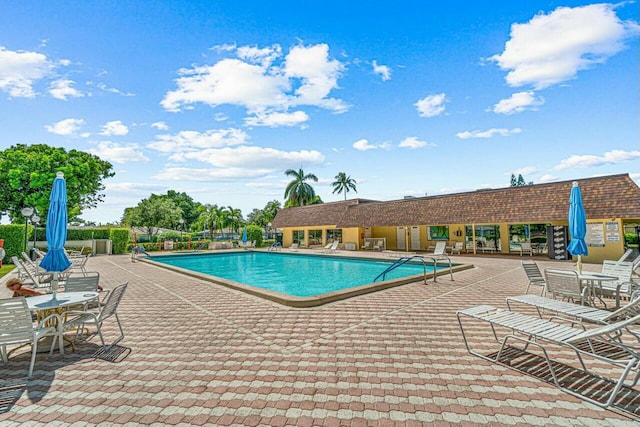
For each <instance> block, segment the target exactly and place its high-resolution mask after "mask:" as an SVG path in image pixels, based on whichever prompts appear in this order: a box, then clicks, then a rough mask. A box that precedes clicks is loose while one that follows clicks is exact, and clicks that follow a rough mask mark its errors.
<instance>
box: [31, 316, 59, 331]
mask: <svg viewBox="0 0 640 427" xmlns="http://www.w3.org/2000/svg"><path fill="white" fill-rule="evenodd" d="M61 320H62V318H61V317H60V315H59V314H57V313H52V314H50V315H48V316H47V317H45V318H44V319H42V320H41V321H40V322H38V325H37V326H36V328H35V329H36V330H40V329H46V328H49V327H51V328H53V327H52V326H45V325H47V324H48V323H49V324H50V323H51V322H52V321H55V324H56V325H58V327H59V326H60V324H61ZM53 329H55V328H53Z"/></svg>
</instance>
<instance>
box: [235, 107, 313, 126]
mask: <svg viewBox="0 0 640 427" xmlns="http://www.w3.org/2000/svg"><path fill="white" fill-rule="evenodd" d="M307 120H309V116H308V115H307V113H305V112H304V111H294V112H293V113H265V112H257V113H256V115H255V116H252V117H247V118H245V119H244V122H245V124H246V125H247V126H269V127H272V128H275V127H278V126H296V125H299V124H302V123H304V122H306V121H307Z"/></svg>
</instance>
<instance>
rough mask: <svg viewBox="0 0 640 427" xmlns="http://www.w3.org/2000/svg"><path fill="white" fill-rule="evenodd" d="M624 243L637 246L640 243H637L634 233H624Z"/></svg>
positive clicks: (636, 236)
mask: <svg viewBox="0 0 640 427" xmlns="http://www.w3.org/2000/svg"><path fill="white" fill-rule="evenodd" d="M624 242H625V243H626V244H627V245H637V244H638V243H640V242H639V241H638V235H637V234H636V233H624Z"/></svg>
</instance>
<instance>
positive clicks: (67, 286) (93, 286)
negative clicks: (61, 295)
mask: <svg viewBox="0 0 640 427" xmlns="http://www.w3.org/2000/svg"><path fill="white" fill-rule="evenodd" d="M99 285H100V273H99V272H97V271H88V272H85V273H82V274H81V275H80V274H74V273H71V274H70V275H69V277H67V280H65V283H64V291H65V292H100V293H101V295H102V297H101V300H102V301H92V302H88V303H86V304H85V305H84V306H82V307H80V308H81V309H83V310H86V309H87V308H97V307H100V306H102V305H103V304H104V301H105V299H106V297H107V295H108V294H109V290H107V289H103V290H100V287H99Z"/></svg>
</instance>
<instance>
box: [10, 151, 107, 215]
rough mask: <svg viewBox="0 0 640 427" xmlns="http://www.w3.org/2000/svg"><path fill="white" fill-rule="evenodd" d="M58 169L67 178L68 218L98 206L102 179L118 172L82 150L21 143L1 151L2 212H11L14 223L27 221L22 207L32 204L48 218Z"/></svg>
mask: <svg viewBox="0 0 640 427" xmlns="http://www.w3.org/2000/svg"><path fill="white" fill-rule="evenodd" d="M58 171H61V172H63V173H64V177H65V180H66V181H67V209H68V215H69V218H74V217H77V216H79V215H80V214H81V213H82V211H83V210H84V209H88V208H95V207H97V206H98V203H100V202H102V201H103V200H104V194H103V193H102V191H103V190H104V184H103V180H105V179H107V178H111V177H113V176H114V175H115V173H114V172H113V171H112V166H111V163H109V162H106V161H104V160H101V159H100V158H99V157H97V156H94V155H92V154H89V153H85V152H83V151H78V150H70V151H68V152H67V151H66V150H65V149H64V148H59V147H49V146H48V145H44V144H34V145H23V144H18V145H15V146H12V147H10V148H7V149H6V150H3V151H0V211H6V212H8V213H9V217H10V218H11V221H12V222H20V221H24V219H23V218H22V215H21V214H20V210H21V209H22V208H24V207H33V208H35V209H36V210H37V211H38V212H39V213H40V214H41V216H42V218H43V220H46V212H47V211H48V210H49V195H50V194H51V186H52V184H53V180H54V179H55V177H56V172H58Z"/></svg>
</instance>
